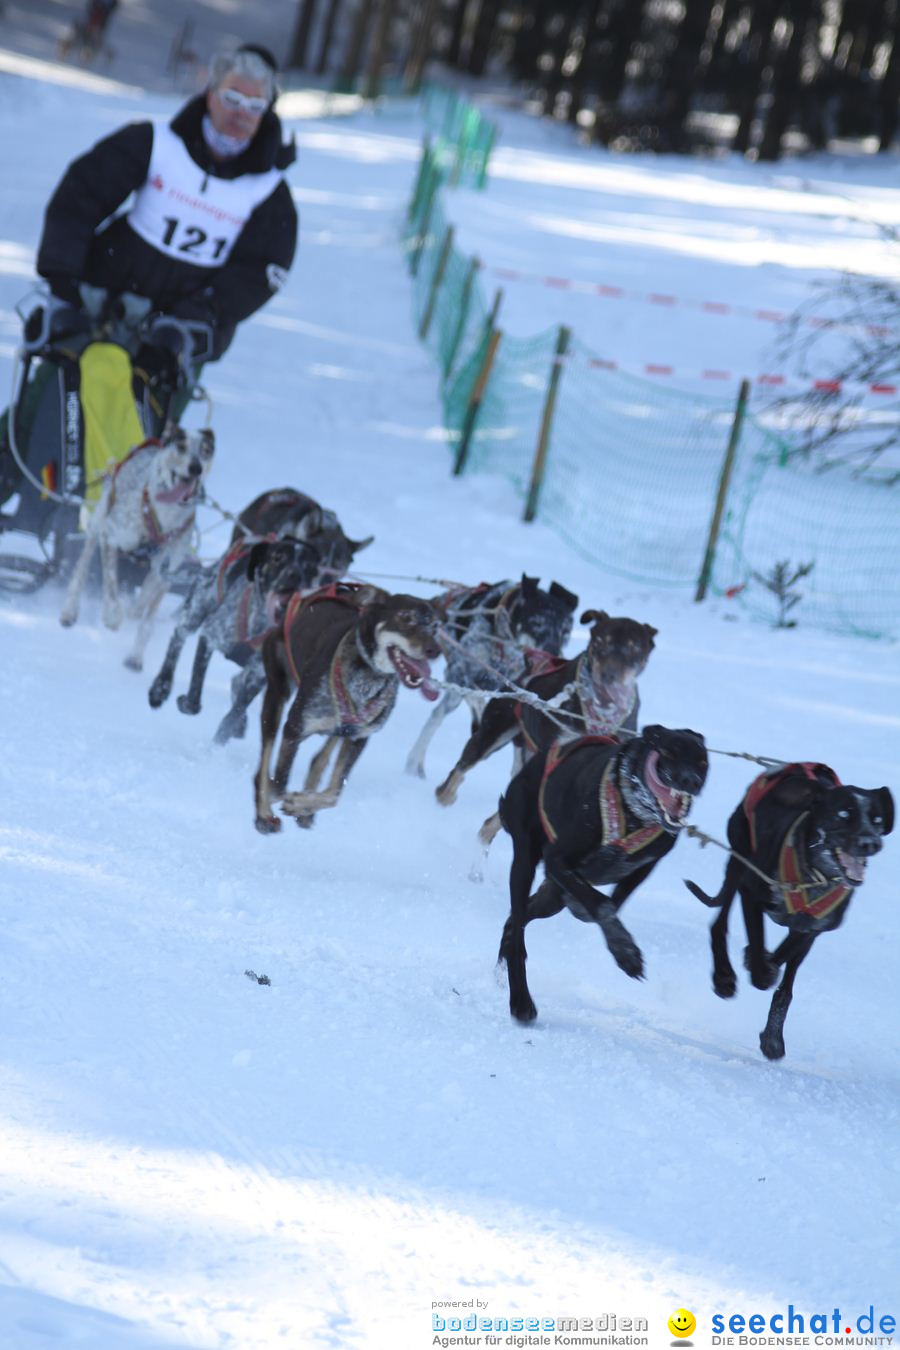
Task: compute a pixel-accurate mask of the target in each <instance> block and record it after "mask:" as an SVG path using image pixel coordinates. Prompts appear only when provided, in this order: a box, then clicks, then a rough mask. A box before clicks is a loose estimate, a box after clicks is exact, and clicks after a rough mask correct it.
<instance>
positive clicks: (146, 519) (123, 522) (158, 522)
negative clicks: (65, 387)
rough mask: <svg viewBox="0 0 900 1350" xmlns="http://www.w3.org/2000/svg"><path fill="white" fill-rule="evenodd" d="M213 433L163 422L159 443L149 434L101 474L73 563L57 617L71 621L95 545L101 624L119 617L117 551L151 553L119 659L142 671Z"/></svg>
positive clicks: (183, 546) (186, 545)
mask: <svg viewBox="0 0 900 1350" xmlns="http://www.w3.org/2000/svg"><path fill="white" fill-rule="evenodd" d="M214 453H215V438H214V436H213V433H212V431H211V430H209V429H208V428H204V430H202V431H195V432H188V431H185V430H184V429H183V428H182V427H176V426H173V425H172V424H171V423H170V424H169V425H168V426H167V427H166V429H165V431H164V433H163V437H162V440H161V441H155V440H148V441H144V442H143V443H142V444H141V445H138V446H135V448H134V449H133V450H132V451H131V453H130V454H129V455H128V456H127V457H126V458H125V459H124V460H122V462H121V463H120V464H118V465H117V466H116V468H115V469H114V470H113V471H112V472H111V473H110V474H108V475H107V477H106V480H105V482H104V486H103V492H102V495H101V497H100V501H99V502H98V503H97V506H96V507H95V508H94V511H93V514H92V515H91V518H90V522H89V524H88V529H87V538H86V539H85V541H84V547H83V549H82V551H81V556H80V558H79V559H78V562H77V563H76V565H75V569H74V571H73V572H72V576H71V579H70V581H69V588H68V591H67V592H66V599H65V603H64V604H63V607H62V610H61V612H60V616H59V621H60V623H61V624H62V625H63V627H65V628H68V627H70V626H71V625H72V624H73V623H74V622H75V620H76V619H77V618H78V609H79V603H80V600H81V593H82V591H83V589H84V585H85V582H86V580H87V576H88V569H89V567H90V563H91V558H92V557H93V554H94V550H95V549H96V548H97V547H98V545H99V548H100V562H101V569H102V574H103V622H104V623H105V624H106V626H107V628H118V627H119V625H120V624H121V622H122V601H121V598H120V595H119V580H118V560H119V553H120V552H125V553H132V552H134V551H135V550H136V549H140V548H143V549H148V550H149V551H150V557H151V562H150V570H149V572H148V573H147V576H146V579H145V581H144V583H143V585H142V587H141V589H140V591H139V593H138V596H137V599H136V600H135V602H134V606H133V610H132V612H133V614H134V616H135V617H137V618H138V619H139V624H138V629H137V634H136V636H135V641H134V646H133V647H132V650H131V652H130V653H129V655H128V656H126V658H125V664H126V666H128V667H129V668H130V669H131V670H141V669H142V667H143V664H144V650H145V648H146V645H147V642H148V640H149V637H150V633H151V631H152V627H153V617H154V615H155V613H156V611H157V609H158V608H159V605H160V602H161V601H162V599H163V596H164V595H165V594H166V591H167V590H168V588H169V582H170V580H171V578H172V576H173V575H174V573H175V572H176V571H177V569H178V566H179V564H180V563H181V562H182V561H183V559H184V558H185V557H187V554H188V551H189V549H190V543H191V531H192V530H193V527H194V522H195V520H196V514H197V503H198V501H199V500H200V497H201V494H202V491H203V484H204V482H205V481H206V476H207V474H208V473H209V470H210V466H211V465H212V461H213V455H214Z"/></svg>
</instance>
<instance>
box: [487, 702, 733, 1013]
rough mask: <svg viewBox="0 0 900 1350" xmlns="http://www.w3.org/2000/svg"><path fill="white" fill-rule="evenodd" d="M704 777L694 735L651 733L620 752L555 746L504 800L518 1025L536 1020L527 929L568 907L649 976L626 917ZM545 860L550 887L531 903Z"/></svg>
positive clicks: (505, 956) (503, 950)
mask: <svg viewBox="0 0 900 1350" xmlns="http://www.w3.org/2000/svg"><path fill="white" fill-rule="evenodd" d="M706 772H707V758H706V746H705V744H704V741H703V737H702V736H700V735H698V733H697V732H696V731H670V730H669V729H667V728H666V727H660V726H650V727H645V728H644V730H643V732H642V734H641V735H640V736H633V737H630V738H629V739H628V740H627V741H625V742H624V744H621V745H619V744H617V743H616V742H615V741H612V740H610V739H609V738H606V737H591V736H586V737H578V738H576V739H572V740H559V741H554V743H553V744H552V745H551V746H550V748H549V749H546V750H541V751H539V752H538V753H537V754H536V755H534V756H533V757H532V758H531V759H530V760H529V761H528V763H527V764H526V765H525V767H524V768H523V769H522V770H521V771H520V772H519V773H518V774H517V775H516V777H515V778H514V779H513V780H512V782H511V783H510V785H509V787H508V788H507V790H506V792H505V794H504V795H503V797H501V799H500V818H501V821H502V824H503V827H504V829H506V830H507V831H508V833H509V834H510V836H511V838H512V845H513V861H512V867H511V869H510V874H509V896H510V914H509V918H508V919H507V921H506V926H505V927H504V929H503V938H502V940H501V943H500V954H499V958H498V959H499V960H501V961H505V962H506V968H507V975H508V977H509V1010H510V1012H511V1013H512V1015H513V1017H515V1018H517V1019H518V1021H520V1022H530V1021H532V1020H533V1019H534V1018H535V1017H536V1016H537V1008H536V1007H535V1005H534V1003H533V1002H532V999H531V994H530V993H529V992H528V982H527V979H526V975H525V961H526V955H527V953H526V951H525V926H526V924H529V923H530V922H531V920H532V919H546V918H548V917H549V916H550V915H552V914H558V913H559V912H560V910H561V909H563V907H566V908H568V909H569V910H570V911H571V913H572V914H574V915H575V917H576V918H577V919H581V920H582V921H583V922H584V923H596V924H598V925H599V927H600V928H601V929H602V931H603V936H604V937H605V939H606V943H607V946H608V947H609V950H610V952H611V953H612V956H613V959H614V960H615V962H616V964H617V965H618V966H619V967H620V968H621V969H622V970H624V971H625V973H626V975H631V976H634V977H635V978H640V977H641V976H642V975H643V973H644V959H643V957H642V955H641V952H640V950H639V948H638V947H637V945H636V943H635V941H634V939H633V938H632V936H631V934H630V933H629V932H628V930H627V928H626V927H625V926H624V924H623V923H622V921H621V920H620V919H619V918H618V917H617V915H618V911H619V909H621V907H622V905H623V904H624V903H625V901H626V900H627V899H628V897H629V895H631V893H632V891H634V890H635V889H636V888H637V887H638V886H639V885H640V884H641V882H642V881H644V880H645V879H646V878H647V877H648V876H649V875H650V873H651V872H652V871H653V868H654V867H655V866H656V864H657V863H658V862H659V860H660V858H663V857H665V855H666V854H667V853H668V852H669V851H670V849H672V848H673V847H674V844H675V841H676V839H677V838H678V832H679V829H680V828H681V826H682V824H683V823H684V821H685V819H686V817H687V814H688V811H689V810H690V807H691V802H692V800H693V798H694V797H695V796H696V794H697V793H698V792H699V791H700V789H701V788H702V787H703V784H704V783H705V782H706ZM542 860H543V863H544V873H545V880H544V882H543V884H542V885H541V886H540V887H538V889H537V891H536V892H535V893H534V895H532V896H531V897H530V898H529V891H530V889H531V885H532V882H533V881H534V875H535V872H536V870H537V866H538V863H539V862H541V861H542ZM604 883H612V884H613V891H612V895H610V896H607V895H604V894H603V893H602V892H600V891H598V890H596V889H595V886H597V885H603V884H604Z"/></svg>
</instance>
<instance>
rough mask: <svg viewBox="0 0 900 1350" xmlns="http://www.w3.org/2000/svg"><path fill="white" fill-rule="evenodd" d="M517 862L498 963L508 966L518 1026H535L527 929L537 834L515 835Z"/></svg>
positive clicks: (538, 852)
mask: <svg viewBox="0 0 900 1350" xmlns="http://www.w3.org/2000/svg"><path fill="white" fill-rule="evenodd" d="M512 839H513V860H512V866H511V867H510V869H509V918H508V919H507V921H506V924H505V925H504V928H503V933H502V936H501V938H500V951H499V953H498V956H497V959H498V961H505V962H506V976H507V980H508V981H509V1011H510V1014H511V1016H513V1017H514V1018H515V1019H516V1021H517V1022H524V1023H526V1024H527V1023H528V1022H533V1021H534V1019H535V1018H536V1017H537V1008H536V1006H535V1004H534V1001H533V999H532V997H531V994H530V992H529V989H528V979H527V975H526V970H525V965H526V961H527V959H528V952H527V951H526V949H525V925H526V923H527V922H528V901H529V891H530V890H531V884H532V882H533V881H534V874H535V872H536V871H537V865H538V862H539V861H540V855H541V845H540V839H539V838H538V836H537V835H536V833H534V832H533V831H528V830H520V831H517V832H516V833H514V834H513V837H512Z"/></svg>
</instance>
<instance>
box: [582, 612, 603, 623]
mask: <svg viewBox="0 0 900 1350" xmlns="http://www.w3.org/2000/svg"><path fill="white" fill-rule="evenodd" d="M608 618H609V615H608V614H607V612H606V610H605V609H586V610H585V611H584V613H583V614H582V616H581V618H580V619H579V620H578V622H579V623H602V622H603V620H604V619H608Z"/></svg>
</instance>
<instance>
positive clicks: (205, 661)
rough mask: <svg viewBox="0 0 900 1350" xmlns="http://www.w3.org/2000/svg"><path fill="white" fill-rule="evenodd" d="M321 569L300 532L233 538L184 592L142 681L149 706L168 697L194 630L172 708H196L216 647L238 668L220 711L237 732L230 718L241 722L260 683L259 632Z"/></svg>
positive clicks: (187, 710)
mask: <svg viewBox="0 0 900 1350" xmlns="http://www.w3.org/2000/svg"><path fill="white" fill-rule="evenodd" d="M321 571H322V560H321V558H320V557H319V554H318V552H317V550H316V549H315V547H314V546H313V545H312V544H309V543H306V542H305V541H303V540H300V539H275V540H273V541H271V542H262V543H259V544H253V545H250V544H247V543H243V542H240V541H239V542H238V543H237V544H234V545H233V546H232V547H231V548H230V549H229V550H228V552H227V553H226V554H225V556H224V558H222V559H221V560H220V561H219V562H218V563H215V564H214V565H213V566H212V567H207V568H204V569H203V570H202V571H201V572H200V574H199V575H198V576H197V578H196V580H195V581H194V584H193V586H192V587H191V590H190V591H189V592H188V594H187V596H186V597H185V600H184V603H183V604H182V606H181V608H180V610H179V611H178V614H177V616H176V620H175V630H174V632H173V633H172V637H171V638H170V640H169V646H168V649H167V650H166V654H165V657H164V659H163V663H162V666H161V667H160V671H159V674H158V675H157V676H156V679H155V680H154V681H153V683H152V684H151V686H150V693H149V700H150V707H151V708H159V707H160V706H161V705H162V704H163V703H165V701H166V699H167V698H168V697H169V695H170V693H171V692H172V682H173V679H174V676H175V667H176V665H177V664H178V658H179V656H180V655H181V650H182V648H183V646H184V644H185V642H186V640H187V638H188V637H190V635H191V634H192V633H197V634H198V637H197V650H196V653H195V656H194V665H193V669H192V671H191V682H190V687H189V689H188V692H187V693H186V694H180V695H179V697H178V709H179V712H183V713H198V712H199V711H200V699H201V694H202V691H203V681H204V680H205V678H206V670H207V667H208V665H209V662H210V658H211V656H212V654H213V652H216V651H218V652H222V654H223V655H224V656H226V657H227V658H228V660H229V661H234V662H235V663H236V664H237V665H239V666H241V667H242V670H241V673H240V674H239V675H237V676H236V677H235V679H234V681H233V682H232V699H233V703H234V704H235V705H237V707H238V713H237V715H236V714H235V712H234V706H233V707H232V710H231V711H230V712H229V714H228V719H230V722H229V727H230V734H232V735H236V734H238V731H239V730H240V728H239V726H238V722H237V719H238V717H241V718H243V719H244V721H246V708H247V705H248V704H249V703H250V701H251V699H252V698H253V697H255V695H256V694H257V693H258V692H259V690H260V689H261V688H262V687H263V685H264V684H265V672H264V670H263V666H262V658H261V657H260V655H259V648H260V646H261V643H262V638H263V635H264V634H265V632H266V631H267V629H269V628H271V627H272V625H273V624H276V623H278V622H279V621H280V619H281V617H282V615H283V613H284V609H285V606H286V605H287V602H288V600H289V599H290V597H291V595H292V594H293V593H294V592H295V591H299V590H309V589H311V588H313V587H315V586H316V585H317V584H319V582H320V580H321ZM226 720H227V719H226ZM221 731H222V727H221V726H220V728H219V732H217V733H216V739H217V740H221V739H223V738H222V737H221V736H220V734H219V733H220V732H221ZM224 739H228V737H227V736H225V737H224Z"/></svg>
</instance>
